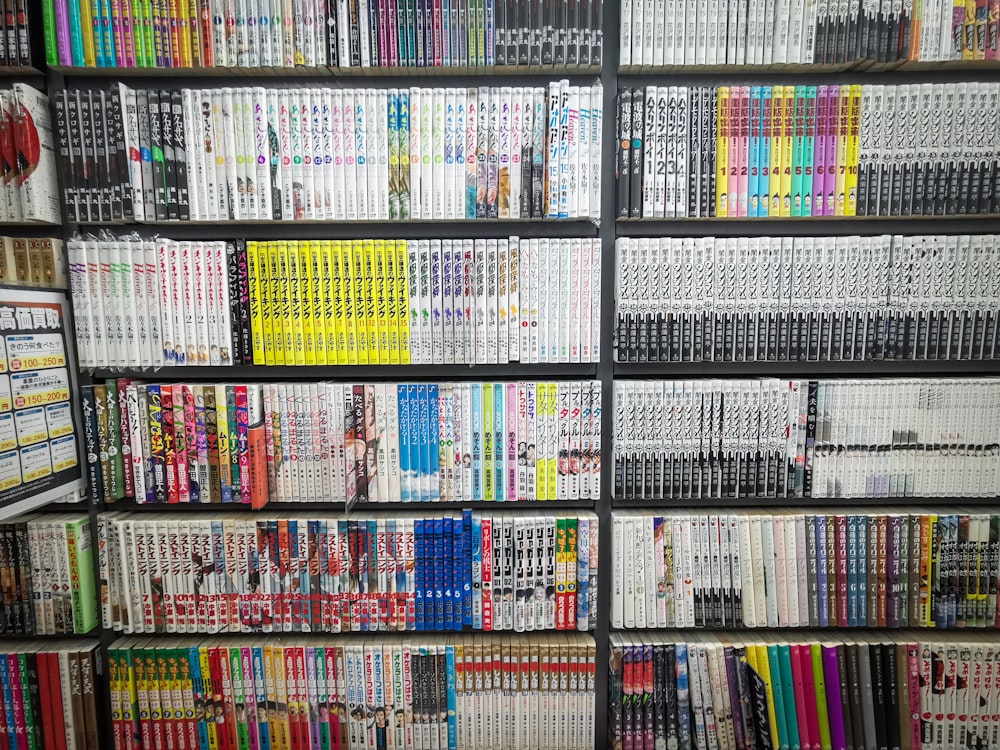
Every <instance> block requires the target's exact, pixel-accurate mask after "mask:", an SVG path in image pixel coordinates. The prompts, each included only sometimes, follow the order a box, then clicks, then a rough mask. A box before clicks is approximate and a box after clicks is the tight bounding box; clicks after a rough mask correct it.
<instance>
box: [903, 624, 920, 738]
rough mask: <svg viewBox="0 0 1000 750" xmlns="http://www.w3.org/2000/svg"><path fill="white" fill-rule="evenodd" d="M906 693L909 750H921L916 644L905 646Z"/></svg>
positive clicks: (918, 661)
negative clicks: (908, 711) (908, 717)
mask: <svg viewBox="0 0 1000 750" xmlns="http://www.w3.org/2000/svg"><path fill="white" fill-rule="evenodd" d="M906 691H907V693H906V694H907V696H908V697H909V705H910V717H911V720H910V748H911V750H921V748H922V747H923V735H922V733H921V731H920V725H921V719H922V718H923V713H922V708H921V706H920V646H919V645H918V644H916V643H908V644H906ZM914 717H915V718H914Z"/></svg>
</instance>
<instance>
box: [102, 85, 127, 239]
mask: <svg viewBox="0 0 1000 750" xmlns="http://www.w3.org/2000/svg"><path fill="white" fill-rule="evenodd" d="M117 99H118V97H117V96H113V95H111V94H109V93H108V92H106V91H102V92H101V112H102V117H101V129H102V131H103V133H102V135H103V137H104V141H105V148H106V153H105V162H106V165H107V166H106V171H107V175H108V186H109V187H108V189H109V190H110V192H111V220H112V221H119V220H121V218H122V193H123V190H124V184H123V180H122V175H121V169H120V162H119V158H118V149H119V143H120V142H119V138H118V136H119V133H121V125H120V124H119V120H118V116H119V115H120V113H119V112H118V111H117V109H116V107H115V101H116V100H117Z"/></svg>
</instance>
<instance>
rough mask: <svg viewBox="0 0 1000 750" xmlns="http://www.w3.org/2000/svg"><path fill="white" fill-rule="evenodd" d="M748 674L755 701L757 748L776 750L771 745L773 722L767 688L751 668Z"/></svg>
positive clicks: (754, 721)
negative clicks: (768, 704) (768, 705)
mask: <svg viewBox="0 0 1000 750" xmlns="http://www.w3.org/2000/svg"><path fill="white" fill-rule="evenodd" d="M747 674H748V677H749V683H750V691H749V692H750V695H751V700H752V701H753V705H752V710H753V724H754V733H755V735H756V738H757V745H756V747H757V748H758V750H774V745H773V744H771V737H772V734H771V720H770V717H769V715H768V708H767V686H766V685H765V683H764V680H763V679H762V678H761V676H760V675H759V674H757V673H756V672H755V671H754V670H753V669H751V668H750V667H749V666H748V667H747Z"/></svg>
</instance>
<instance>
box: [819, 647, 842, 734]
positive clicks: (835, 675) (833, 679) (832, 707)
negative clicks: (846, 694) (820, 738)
mask: <svg viewBox="0 0 1000 750" xmlns="http://www.w3.org/2000/svg"><path fill="white" fill-rule="evenodd" d="M823 677H824V678H825V680H826V704H827V711H828V713H829V716H830V740H831V745H832V748H833V750H847V739H846V737H845V736H844V707H843V706H842V705H841V703H840V668H839V667H838V666H837V647H836V646H823Z"/></svg>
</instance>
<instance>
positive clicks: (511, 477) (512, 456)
mask: <svg viewBox="0 0 1000 750" xmlns="http://www.w3.org/2000/svg"><path fill="white" fill-rule="evenodd" d="M519 438H520V439H523V438H522V437H521V436H519V435H518V434H517V383H507V434H506V435H505V436H504V440H505V442H506V444H507V480H506V482H505V483H506V485H507V487H506V490H507V500H508V502H516V501H517V441H518V439H519Z"/></svg>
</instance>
